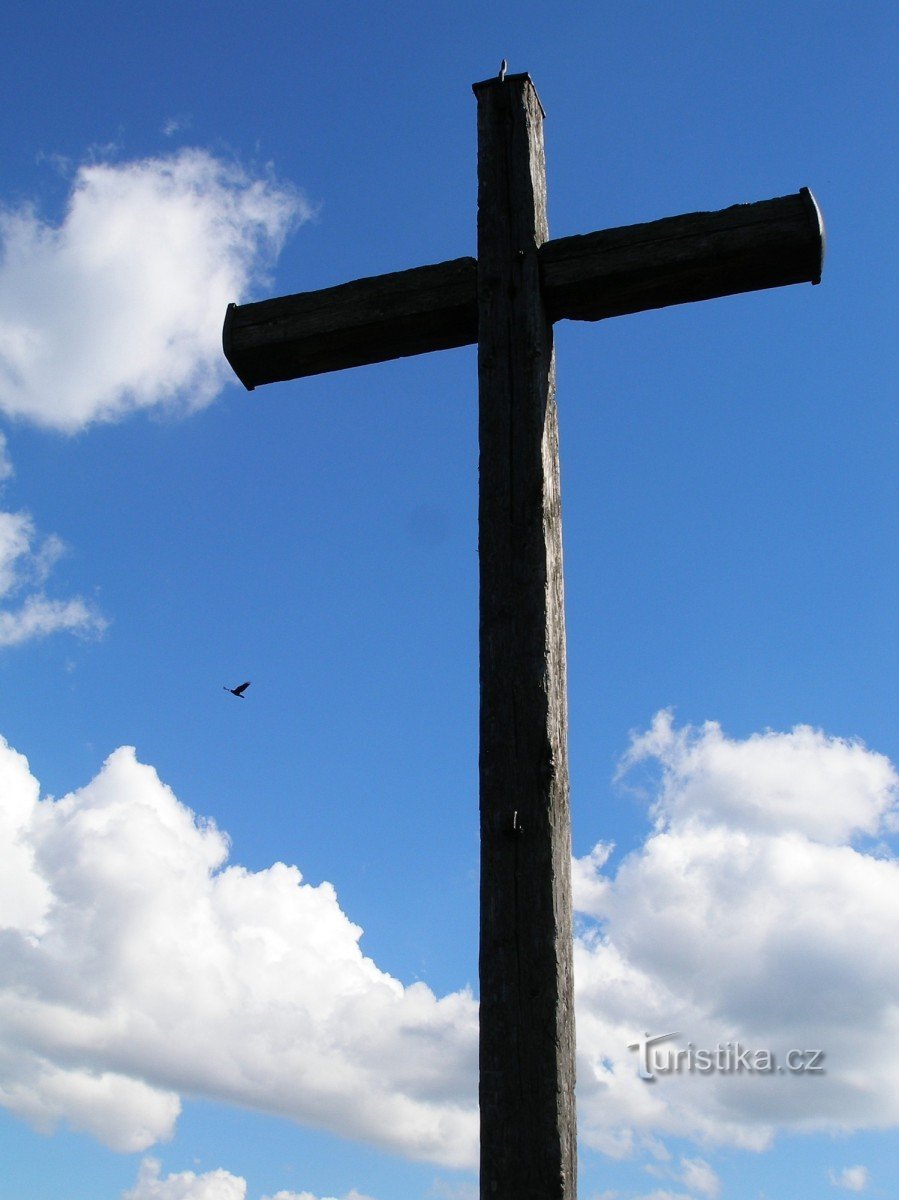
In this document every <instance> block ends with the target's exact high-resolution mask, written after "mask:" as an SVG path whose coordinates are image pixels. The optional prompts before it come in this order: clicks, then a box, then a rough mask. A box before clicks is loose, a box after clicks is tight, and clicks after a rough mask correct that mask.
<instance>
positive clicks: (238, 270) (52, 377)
mask: <svg viewBox="0 0 899 1200" xmlns="http://www.w3.org/2000/svg"><path fill="white" fill-rule="evenodd" d="M309 215H310V210H309V207H308V205H307V204H306V202H305V201H304V200H303V198H302V197H301V196H300V195H299V194H298V193H297V192H296V191H295V190H292V189H289V188H286V187H284V186H280V185H276V184H274V183H273V182H272V181H271V180H266V179H251V178H250V177H249V176H248V175H246V174H245V173H244V172H243V171H242V170H241V169H240V168H238V167H237V166H235V165H233V164H230V163H226V162H223V161H222V160H220V159H217V158H214V157H213V156H212V155H210V154H208V153H206V152H204V151H202V150H196V149H185V150H182V151H181V152H180V153H178V154H174V155H172V156H170V157H165V158H150V159H144V160H142V161H137V162H124V163H94V164H91V165H86V166H82V167H81V168H79V170H78V171H77V173H76V175H75V179H74V184H73V188H72V194H71V197H70V200H69V205H68V209H67V211H66V214H65V217H64V219H63V221H62V222H61V224H59V225H58V226H52V225H48V224H46V223H45V222H43V221H42V220H41V219H40V218H39V217H38V216H37V214H36V213H35V211H34V210H33V209H30V208H20V209H18V210H15V211H11V210H6V211H0V409H2V410H3V411H4V412H6V413H7V414H8V415H10V416H13V417H22V418H26V419H28V420H30V421H33V422H36V423H37V424H39V425H44V426H47V427H50V428H54V429H60V430H65V431H69V432H73V431H75V430H78V429H81V428H83V427H84V426H86V425H88V424H90V423H91V422H94V421H108V420H114V419H116V418H118V417H120V416H122V415H124V414H126V413H128V412H131V411H133V410H135V409H140V408H150V407H153V406H158V405H163V404H167V405H171V404H175V403H177V404H178V405H179V406H181V407H185V408H196V407H199V406H201V405H203V404H206V403H208V402H209V401H210V400H211V399H212V398H213V397H214V396H215V395H216V394H217V393H218V392H219V391H220V389H221V388H222V386H223V384H224V382H225V380H226V379H227V378H228V368H227V364H226V363H225V362H224V360H223V358H222V352H221V328H222V321H223V319H224V314H225V308H226V306H227V304H228V302H229V301H232V300H234V301H237V300H240V299H241V298H242V297H243V295H244V293H245V291H246V289H247V287H248V285H249V283H250V282H251V281H252V280H253V279H254V278H256V277H257V276H258V273H259V269H260V266H261V265H264V264H265V262H266V261H267V260H270V259H271V257H272V256H273V255H274V254H275V253H277V251H278V250H279V249H280V246H281V244H282V243H283V240H284V237H285V236H286V233H287V231H288V229H289V228H290V227H291V225H293V224H295V223H296V222H298V221H300V220H303V219H306V218H307V217H308V216H309Z"/></svg>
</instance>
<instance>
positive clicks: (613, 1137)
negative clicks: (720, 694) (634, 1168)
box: [575, 714, 899, 1186]
mask: <svg viewBox="0 0 899 1200" xmlns="http://www.w3.org/2000/svg"><path fill="white" fill-rule="evenodd" d="M641 762H643V763H647V762H650V763H653V764H655V766H656V767H658V768H659V769H660V771H661V779H660V781H659V782H658V783H657V784H656V785H655V795H656V800H655V803H654V804H653V806H652V811H653V814H654V817H655V828H654V829H653V831H652V833H651V835H650V836H649V837H648V838H647V840H646V842H645V843H644V845H643V846H642V847H641V848H640V849H639V850H637V851H635V852H634V853H632V854H631V855H629V856H628V857H626V858H625V859H624V860H623V861H622V862H621V863H620V864H619V865H618V866H617V869H616V870H615V871H614V873H607V874H606V875H605V876H601V877H600V875H601V871H602V870H603V867H602V864H603V863H604V861H605V856H606V850H605V848H600V849H599V852H598V854H597V855H595V856H594V857H593V859H589V858H588V859H584V860H581V864H580V870H579V871H578V872H576V875H575V879H576V881H580V883H579V886H578V888H577V891H576V896H575V901H576V907H577V908H578V909H579V910H581V911H584V910H586V912H587V914H588V916H589V918H590V919H588V920H583V923H582V925H581V926H580V936H579V937H578V939H577V942H576V945H575V982H576V988H577V1004H578V1009H577V1013H578V1046H579V1087H580V1092H581V1101H580V1116H581V1126H580V1127H581V1133H582V1136H583V1137H585V1138H586V1140H587V1142H588V1143H590V1144H592V1145H594V1146H596V1147H598V1148H600V1149H603V1150H605V1151H606V1152H608V1153H615V1154H619V1155H623V1154H628V1153H632V1152H633V1149H634V1147H635V1145H636V1144H637V1135H638V1134H639V1133H642V1132H643V1131H651V1132H652V1133H654V1134H662V1135H665V1134H673V1135H678V1136H685V1137H691V1138H694V1139H698V1140H700V1141H705V1142H708V1143H712V1144H713V1143H716V1142H719V1143H720V1142H726V1143H731V1144H734V1145H739V1146H744V1147H748V1148H756V1149H762V1148H764V1147H765V1146H766V1145H768V1144H770V1141H771V1138H772V1137H773V1136H774V1135H775V1133H776V1132H777V1131H778V1130H779V1129H792V1130H794V1131H802V1130H816V1129H817V1130H825V1129H826V1130H838V1129H839V1130H845V1129H857V1128H865V1127H867V1128H885V1127H889V1126H895V1125H896V1124H897V1123H899V1097H897V1093H896V1089H895V1083H894V1080H893V1078H892V1067H891V1064H890V1063H889V1061H888V1058H887V1056H886V1055H885V1054H884V1052H883V1048H884V1046H888V1045H891V1044H893V1042H894V1040H895V1037H896V1033H897V1022H899V1018H897V1015H896V1014H897V1011H899V1004H897V1002H899V962H897V960H896V958H895V956H894V955H892V954H891V953H890V950H889V947H891V946H893V945H895V944H896V940H897V937H899V863H897V861H896V859H895V858H894V857H891V856H890V855H889V854H888V853H887V852H886V851H885V849H884V848H883V846H882V845H880V846H878V845H876V844H873V843H872V839H876V838H883V837H885V836H886V835H888V834H889V832H890V831H891V830H892V829H894V828H895V817H896V797H897V784H899V779H897V774H896V771H895V769H894V768H893V767H892V765H891V764H890V763H889V761H888V760H887V759H886V758H884V757H883V756H882V755H879V754H876V753H874V752H873V751H870V750H867V749H865V747H864V746H862V745H861V744H859V743H856V742H847V741H844V740H842V739H839V738H830V737H827V736H825V735H824V734H822V733H820V732H817V731H814V730H811V729H808V728H807V727H798V728H797V729H794V730H793V731H792V732H791V733H784V734H775V733H766V734H761V735H755V736H753V737H750V738H747V739H745V740H734V739H729V738H727V737H726V736H725V735H724V734H723V733H722V731H721V730H720V728H719V727H718V726H717V725H715V724H712V723H710V724H708V725H705V726H703V727H702V728H700V729H689V728H688V729H683V730H680V731H676V730H675V729H674V727H673V723H672V721H671V718H670V715H668V714H660V715H659V716H658V717H657V718H656V720H655V722H654V723H653V726H652V728H651V729H650V730H649V731H648V732H647V733H645V734H643V735H641V736H640V737H637V738H635V739H634V741H633V744H632V747H631V750H630V752H629V753H628V755H627V756H626V760H625V767H634V766H635V765H636V764H638V763H641ZM591 874H594V875H596V876H597V878H595V879H591ZM585 877H586V879H585ZM674 1030H677V1031H679V1033H680V1035H681V1036H680V1038H679V1039H677V1040H676V1041H674V1042H673V1043H672V1045H673V1046H674V1048H675V1049H684V1048H686V1047H687V1045H688V1043H689V1042H692V1043H693V1044H694V1046H695V1047H699V1048H703V1049H711V1050H714V1049H715V1048H716V1047H717V1046H718V1045H727V1044H728V1043H731V1044H737V1043H738V1044H740V1045H741V1046H743V1047H749V1048H752V1049H758V1050H764V1049H769V1050H771V1051H772V1052H773V1053H775V1054H776V1055H777V1056H778V1060H779V1061H780V1063H781V1064H783V1063H784V1061H785V1056H786V1054H787V1053H788V1052H789V1051H790V1050H792V1049H804V1050H818V1049H820V1050H823V1051H824V1052H825V1055H826V1057H825V1059H824V1062H823V1065H824V1067H825V1073H824V1074H819V1075H815V1076H814V1077H810V1076H804V1077H803V1076H798V1075H792V1074H791V1073H790V1072H788V1071H785V1072H783V1073H780V1072H777V1071H775V1072H774V1073H772V1074H770V1075H759V1074H754V1075H750V1074H748V1073H747V1072H745V1071H743V1072H734V1073H730V1074H725V1073H720V1072H719V1073H711V1074H696V1073H694V1074H689V1073H688V1072H684V1073H682V1074H672V1075H666V1076H662V1075H659V1076H658V1077H657V1079H656V1081H655V1082H654V1083H649V1084H648V1083H646V1082H645V1081H643V1080H641V1079H639V1078H638V1077H637V1065H638V1063H637V1056H636V1054H635V1053H634V1052H633V1051H629V1050H626V1049H624V1047H625V1046H627V1045H628V1044H629V1043H631V1042H634V1041H635V1040H636V1039H637V1038H638V1037H639V1036H640V1035H641V1034H642V1033H644V1032H646V1033H652V1034H662V1033H667V1032H670V1031H674ZM693 1186H695V1185H693Z"/></svg>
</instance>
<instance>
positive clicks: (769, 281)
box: [540, 188, 824, 321]
mask: <svg viewBox="0 0 899 1200" xmlns="http://www.w3.org/2000/svg"><path fill="white" fill-rule="evenodd" d="M823 256H824V226H823V223H822V221H821V214H820V212H819V210H818V206H817V204H816V203H815V200H814V198H813V196H812V194H811V192H810V191H809V190H808V188H802V190H801V191H800V192H799V193H798V195H795V196H779V197H777V198H776V199H774V200H761V201H758V202H757V203H755V204H735V205H733V206H732V207H730V208H725V209H722V210H720V211H719V212H707V213H705V212H699V213H687V214H685V215H684V216H679V217H667V218H665V219H664V220H661V221H649V222H647V223H645V224H642V225H625V226H623V227H621V228H618V229H604V230H601V231H600V232H598V233H588V234H583V235H579V236H576V237H567V238H556V239H555V240H554V241H552V242H547V244H546V245H545V246H544V247H543V249H542V251H541V253H540V266H541V271H542V278H543V291H544V295H545V297H546V306H547V309H548V310H549V314H550V317H551V319H552V320H553V321H559V320H561V319H562V318H564V317H568V318H571V319H572V320H576V321H599V320H602V319H603V318H604V317H617V316H621V315H623V314H624V313H633V312H641V311H643V310H645V309H650V308H666V307H667V306H669V305H672V304H687V303H690V302H691V301H694V300H711V299H713V298H714V297H716V296H729V295H734V294H736V293H738V292H751V291H755V290H757V289H759V288H773V287H783V286H785V285H787V284H792V283H819V282H820V280H821V267H822V263H823Z"/></svg>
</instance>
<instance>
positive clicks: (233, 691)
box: [222, 679, 250, 700]
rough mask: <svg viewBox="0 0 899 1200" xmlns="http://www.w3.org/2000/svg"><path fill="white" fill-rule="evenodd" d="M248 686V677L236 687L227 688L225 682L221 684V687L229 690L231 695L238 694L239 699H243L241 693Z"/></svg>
mask: <svg viewBox="0 0 899 1200" xmlns="http://www.w3.org/2000/svg"><path fill="white" fill-rule="evenodd" d="M249 686H250V681H249V679H248V680H247V682H246V683H239V684H238V685H237V687H236V688H229V687H227V686H226V685H225V684H222V687H224V689H225V691H226V692H230V693H231V695H232V696H239V697H240V699H241V700H243V694H244V692H245V691H246V690H247V688H248V687H249Z"/></svg>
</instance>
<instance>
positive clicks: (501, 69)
mask: <svg viewBox="0 0 899 1200" xmlns="http://www.w3.org/2000/svg"><path fill="white" fill-rule="evenodd" d="M508 69H509V64H508V63H507V62H506V60H505V59H503V61H502V62H501V63H500V65H499V78H500V79H505V78H506V71H507V70H508Z"/></svg>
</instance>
